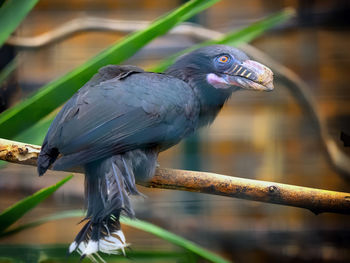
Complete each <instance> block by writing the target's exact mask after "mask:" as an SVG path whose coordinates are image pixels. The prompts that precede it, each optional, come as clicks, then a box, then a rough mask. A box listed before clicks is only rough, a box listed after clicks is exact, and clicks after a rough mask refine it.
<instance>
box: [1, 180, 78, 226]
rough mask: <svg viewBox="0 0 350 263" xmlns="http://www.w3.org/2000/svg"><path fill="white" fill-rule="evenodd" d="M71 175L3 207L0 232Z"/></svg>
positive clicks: (51, 192)
mask: <svg viewBox="0 0 350 263" xmlns="http://www.w3.org/2000/svg"><path fill="white" fill-rule="evenodd" d="M72 177H73V176H72V175H70V176H67V177H66V178H64V179H63V180H61V181H60V182H58V183H57V184H55V185H52V186H50V187H47V188H44V189H41V190H39V191H37V192H36V193H34V194H33V195H31V196H29V197H27V198H24V199H22V200H21V201H19V202H17V203H16V204H14V205H12V206H11V207H9V208H7V209H5V210H4V211H3V212H2V213H1V214H0V233H1V232H3V231H4V230H5V229H7V228H8V227H9V226H10V225H12V224H13V223H15V222H16V221H17V220H18V219H20V218H21V217H22V216H23V215H24V214H25V213H27V212H29V211H30V210H32V209H33V208H34V207H35V206H37V205H38V204H39V203H41V202H42V201H43V200H45V199H46V198H47V197H49V196H50V195H51V194H53V193H54V192H55V191H56V190H57V189H58V188H60V187H61V186H62V185H63V184H64V183H66V182H67V181H69V180H70V179H71V178H72Z"/></svg>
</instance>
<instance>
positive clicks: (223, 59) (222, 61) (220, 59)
mask: <svg viewBox="0 0 350 263" xmlns="http://www.w3.org/2000/svg"><path fill="white" fill-rule="evenodd" d="M229 60H230V57H229V56H227V55H222V56H220V57H219V58H218V61H219V62H221V63H227V62H228V61H229Z"/></svg>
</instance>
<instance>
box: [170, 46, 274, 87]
mask: <svg viewBox="0 0 350 263" xmlns="http://www.w3.org/2000/svg"><path fill="white" fill-rule="evenodd" d="M168 73H170V74H172V73H173V75H177V77H180V78H182V79H183V80H185V81H186V82H194V84H195V85H196V84H199V86H201V87H202V88H205V86H207V85H205V84H208V85H210V86H211V87H213V88H214V89H216V90H218V91H223V92H225V93H227V92H232V91H235V90H238V89H249V90H260V91H271V90H273V88H274V87H273V73H272V71H271V70H270V69H269V68H268V67H266V66H264V65H262V64H260V63H259V62H256V61H254V60H250V59H249V57H248V56H247V55H246V54H245V53H244V52H242V51H240V50H239V49H236V48H233V47H230V46H225V45H213V46H207V47H202V48H200V49H197V50H195V51H193V52H190V53H188V54H186V55H183V56H182V57H180V58H179V59H178V60H177V61H176V62H175V63H174V65H173V66H171V67H170V68H169V70H168ZM203 86H204V87H203Z"/></svg>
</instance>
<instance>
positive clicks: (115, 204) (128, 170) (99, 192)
mask: <svg viewBox="0 0 350 263" xmlns="http://www.w3.org/2000/svg"><path fill="white" fill-rule="evenodd" d="M138 194H140V193H139V192H138V191H137V189H136V185H135V177H134V174H133V169H132V163H131V160H129V159H127V158H126V157H125V156H123V155H117V156H113V157H110V158H107V159H104V160H99V161H95V162H93V163H89V164H87V165H86V166H85V198H86V202H87V216H86V218H85V219H84V220H87V222H86V223H85V225H84V227H83V228H82V229H81V231H80V232H79V234H78V235H77V236H76V238H75V240H74V242H73V243H72V244H71V245H70V247H69V252H70V253H71V252H73V251H75V250H77V251H78V252H79V253H80V254H81V255H82V257H85V256H88V257H89V258H91V259H92V260H93V261H95V262H96V261H98V260H102V258H101V257H100V256H99V255H98V254H97V253H98V252H99V251H101V252H104V253H107V254H120V252H123V253H125V252H124V248H125V247H126V246H128V244H127V243H126V240H125V237H124V234H123V232H122V230H121V228H120V223H119V216H120V214H121V213H123V214H125V215H126V216H128V217H134V211H133V209H132V207H131V204H130V199H129V195H138ZM84 220H83V221H84ZM96 257H97V260H96ZM102 261H103V260H102Z"/></svg>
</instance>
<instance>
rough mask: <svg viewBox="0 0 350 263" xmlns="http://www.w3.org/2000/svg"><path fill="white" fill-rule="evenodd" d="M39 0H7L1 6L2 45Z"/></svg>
mask: <svg viewBox="0 0 350 263" xmlns="http://www.w3.org/2000/svg"><path fill="white" fill-rule="evenodd" d="M37 2H38V0H7V1H5V3H4V4H3V5H1V8H0V28H1V30H0V47H1V46H2V45H3V44H4V43H5V41H6V39H7V38H8V37H9V36H10V34H11V33H12V32H13V31H15V29H16V28H17V27H18V25H19V24H20V23H21V22H22V20H23V19H24V18H25V17H26V16H27V14H28V13H29V11H30V10H32V8H33V7H34V6H35V4H36V3H37Z"/></svg>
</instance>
